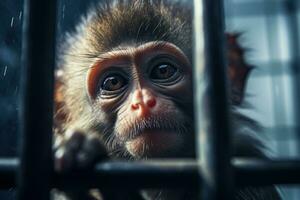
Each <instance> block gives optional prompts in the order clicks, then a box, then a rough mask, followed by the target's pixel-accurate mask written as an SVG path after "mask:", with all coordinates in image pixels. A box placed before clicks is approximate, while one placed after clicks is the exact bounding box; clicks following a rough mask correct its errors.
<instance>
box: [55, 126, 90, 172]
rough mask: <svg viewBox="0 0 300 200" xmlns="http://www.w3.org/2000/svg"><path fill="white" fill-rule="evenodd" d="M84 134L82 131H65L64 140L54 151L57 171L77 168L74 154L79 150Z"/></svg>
mask: <svg viewBox="0 0 300 200" xmlns="http://www.w3.org/2000/svg"><path fill="white" fill-rule="evenodd" d="M84 140H85V136H84V134H83V133H82V132H79V131H71V130H69V131H68V132H66V135H65V142H64V143H63V144H61V146H60V147H59V148H57V149H56V151H55V156H54V158H55V159H54V161H55V162H54V166H55V170H56V171H58V172H68V171H71V170H72V169H76V168H77V163H76V156H77V154H78V152H79V151H80V148H81V146H82V143H83V141H84Z"/></svg>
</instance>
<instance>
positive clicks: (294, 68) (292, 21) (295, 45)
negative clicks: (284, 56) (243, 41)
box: [284, 0, 300, 153]
mask: <svg viewBox="0 0 300 200" xmlns="http://www.w3.org/2000/svg"><path fill="white" fill-rule="evenodd" d="M284 3H285V4H284V5H285V6H284V8H285V9H286V15H287V29H288V31H287V33H288V36H287V37H288V38H289V50H290V53H289V54H290V55H291V60H292V62H291V64H290V68H291V72H292V80H293V89H292V92H293V98H294V101H293V102H294V104H293V107H294V117H295V124H297V125H298V126H299V125H300V103H299V98H300V80H299V78H300V46H299V45H300V28H299V25H298V24H299V20H298V12H299V8H300V7H297V5H298V6H299V5H300V3H299V2H298V0H288V1H285V2H284ZM296 137H297V139H298V152H299V153H300V145H299V143H300V136H299V134H296Z"/></svg>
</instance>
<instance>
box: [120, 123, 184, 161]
mask: <svg viewBox="0 0 300 200" xmlns="http://www.w3.org/2000/svg"><path fill="white" fill-rule="evenodd" d="M181 141H182V138H180V135H179V134H178V133H176V132H175V131H174V130H155V129H146V130H144V131H142V132H140V133H139V134H137V135H135V136H134V137H133V138H130V139H128V140H127V141H126V142H125V147H126V149H127V150H128V152H129V153H130V154H131V155H132V156H134V157H155V158H158V157H166V156H169V155H170V154H172V152H174V150H175V149H178V146H180V144H181V143H182V142H181Z"/></svg>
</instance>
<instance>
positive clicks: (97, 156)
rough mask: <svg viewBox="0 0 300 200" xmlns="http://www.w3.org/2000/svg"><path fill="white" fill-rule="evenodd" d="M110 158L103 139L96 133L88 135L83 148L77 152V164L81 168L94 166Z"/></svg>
mask: <svg viewBox="0 0 300 200" xmlns="http://www.w3.org/2000/svg"><path fill="white" fill-rule="evenodd" d="M106 158H108V154H107V151H106V148H105V146H104V144H103V143H102V142H101V139H100V138H99V137H98V136H97V135H96V134H95V135H89V136H87V137H86V139H85V141H84V142H83V144H82V148H81V150H80V151H79V152H78V154H77V164H78V167H79V168H82V169H85V168H90V167H92V166H93V165H94V164H95V163H96V162H99V161H102V160H104V159H106Z"/></svg>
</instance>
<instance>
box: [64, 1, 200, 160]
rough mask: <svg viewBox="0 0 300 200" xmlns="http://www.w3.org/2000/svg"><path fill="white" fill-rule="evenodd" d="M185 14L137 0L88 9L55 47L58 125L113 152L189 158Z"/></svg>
mask: <svg viewBox="0 0 300 200" xmlns="http://www.w3.org/2000/svg"><path fill="white" fill-rule="evenodd" d="M191 14H192V12H191V9H189V8H187V7H184V9H183V7H182V5H176V4H174V3H172V4H170V5H169V4H166V3H161V2H160V1H138V0H127V1H111V2H110V3H107V4H101V5H100V6H98V7H97V8H94V9H93V10H91V11H90V12H89V15H88V16H87V17H86V18H85V19H84V20H83V21H82V22H81V24H80V25H79V26H78V27H77V30H76V32H75V33H74V34H73V35H68V40H67V44H66V45H64V46H65V47H64V49H63V52H62V53H61V55H62V59H61V65H62V66H63V71H64V76H63V79H62V81H63V88H62V94H63V99H64V105H65V106H64V113H66V114H67V116H68V119H67V120H66V122H65V124H64V126H65V127H66V128H75V129H76V128H77V129H78V128H79V129H83V130H88V131H95V132H97V133H99V135H101V137H102V138H103V140H104V142H105V144H106V146H107V148H108V150H109V152H110V153H111V154H112V155H114V156H118V157H127V158H133V159H140V158H151V157H155V158H157V157H193V156H194V148H193V146H194V132H193V130H194V128H193V124H194V123H193V121H194V120H193V88H192V46H193V45H192V18H191V16H192V15H191Z"/></svg>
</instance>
